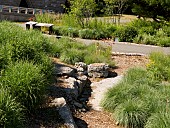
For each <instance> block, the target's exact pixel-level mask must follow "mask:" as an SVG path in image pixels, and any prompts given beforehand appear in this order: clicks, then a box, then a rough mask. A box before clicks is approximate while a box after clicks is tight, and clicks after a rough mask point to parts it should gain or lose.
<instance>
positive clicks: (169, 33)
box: [162, 26, 170, 36]
mask: <svg viewBox="0 0 170 128" xmlns="http://www.w3.org/2000/svg"><path fill="white" fill-rule="evenodd" d="M162 30H163V32H164V33H165V34H166V35H167V36H170V26H163V27H162Z"/></svg>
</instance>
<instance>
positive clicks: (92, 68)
mask: <svg viewBox="0 0 170 128" xmlns="http://www.w3.org/2000/svg"><path fill="white" fill-rule="evenodd" d="M108 69H109V66H108V64H105V63H93V64H90V65H88V69H87V71H88V76H90V77H95V78H96V77H97V78H99V77H107V76H108V74H109V71H108Z"/></svg>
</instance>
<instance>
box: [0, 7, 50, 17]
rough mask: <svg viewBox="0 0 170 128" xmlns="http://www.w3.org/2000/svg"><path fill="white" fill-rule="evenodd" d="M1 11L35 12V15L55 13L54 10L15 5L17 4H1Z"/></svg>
mask: <svg viewBox="0 0 170 128" xmlns="http://www.w3.org/2000/svg"><path fill="white" fill-rule="evenodd" d="M0 12H8V13H22V14H33V15H34V14H42V13H53V11H52V10H45V9H35V8H24V7H15V6H7V5H0Z"/></svg>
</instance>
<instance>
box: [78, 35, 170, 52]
mask: <svg viewBox="0 0 170 128" xmlns="http://www.w3.org/2000/svg"><path fill="white" fill-rule="evenodd" d="M75 40H77V41H79V42H83V43H85V44H87V45H89V44H91V43H95V42H98V43H99V44H101V45H104V46H107V45H110V46H112V52H114V53H132V54H134V53H135V54H143V55H149V54H150V53H151V52H163V53H165V54H166V55H170V47H160V46H152V45H144V44H134V43H127V42H114V41H98V40H87V39H80V38H76V39H75Z"/></svg>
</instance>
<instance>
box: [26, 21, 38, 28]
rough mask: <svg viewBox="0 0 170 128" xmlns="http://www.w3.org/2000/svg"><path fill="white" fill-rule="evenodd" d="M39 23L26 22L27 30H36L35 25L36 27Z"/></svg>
mask: <svg viewBox="0 0 170 128" xmlns="http://www.w3.org/2000/svg"><path fill="white" fill-rule="evenodd" d="M37 23H38V22H33V21H29V22H26V23H25V25H26V29H34V28H35V25H36V24H37Z"/></svg>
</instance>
